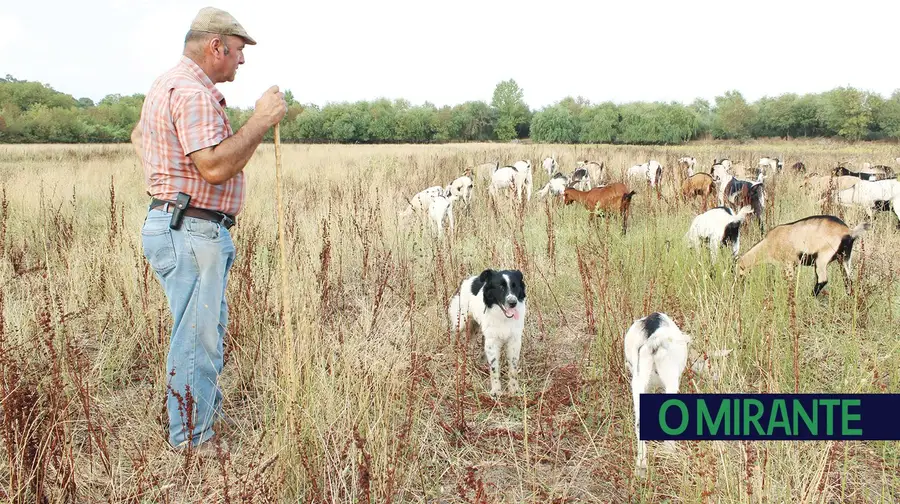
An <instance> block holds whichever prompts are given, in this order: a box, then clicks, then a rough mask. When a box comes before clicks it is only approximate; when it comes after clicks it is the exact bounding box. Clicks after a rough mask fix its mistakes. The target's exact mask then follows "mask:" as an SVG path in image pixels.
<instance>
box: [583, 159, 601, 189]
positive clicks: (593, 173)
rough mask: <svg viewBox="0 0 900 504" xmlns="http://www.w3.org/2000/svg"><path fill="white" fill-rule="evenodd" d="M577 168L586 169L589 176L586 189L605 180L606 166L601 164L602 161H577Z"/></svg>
mask: <svg viewBox="0 0 900 504" xmlns="http://www.w3.org/2000/svg"><path fill="white" fill-rule="evenodd" d="M578 168H579V169H583V170H586V171H587V174H588V176H589V177H590V178H589V184H588V189H590V188H592V187H597V186H599V185H601V184H603V182H604V181H605V180H606V166H605V165H604V164H603V161H600V162H599V163H597V162H596V161H584V162H579V164H578Z"/></svg>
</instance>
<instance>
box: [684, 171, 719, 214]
mask: <svg viewBox="0 0 900 504" xmlns="http://www.w3.org/2000/svg"><path fill="white" fill-rule="evenodd" d="M715 190H716V183H715V180H714V179H713V177H712V175H710V174H708V173H703V172H701V173H695V174H693V175H691V176H690V177H688V178H687V179H685V180H684V182H682V183H681V195H682V196H683V197H684V199H685V200H687V199H689V198H693V197H694V196H701V197H702V201H703V210H706V208H707V204H708V201H709V196H710V195H711V194H715Z"/></svg>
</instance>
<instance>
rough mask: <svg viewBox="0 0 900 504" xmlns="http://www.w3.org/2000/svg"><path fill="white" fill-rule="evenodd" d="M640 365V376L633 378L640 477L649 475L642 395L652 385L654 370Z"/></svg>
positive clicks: (635, 430)
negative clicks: (643, 429)
mask: <svg viewBox="0 0 900 504" xmlns="http://www.w3.org/2000/svg"><path fill="white" fill-rule="evenodd" d="M643 364H644V362H639V363H638V366H637V368H638V370H639V372H638V374H635V375H633V376H632V378H631V395H632V398H633V399H634V435H635V438H636V439H637V457H636V459H635V464H634V465H635V472H636V473H637V475H638V476H640V477H644V476H646V475H647V442H646V441H642V440H641V402H640V401H641V393H642V392H646V390H647V385H648V384H649V383H650V373H651V372H652V370H653V369H652V368H651V367H650V366H649V365H643ZM648 364H649V362H648Z"/></svg>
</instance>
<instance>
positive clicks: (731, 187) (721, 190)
mask: <svg viewBox="0 0 900 504" xmlns="http://www.w3.org/2000/svg"><path fill="white" fill-rule="evenodd" d="M712 176H713V181H714V182H715V183H716V187H717V189H718V200H719V206H725V202H726V201H728V202H729V203H731V204H732V205H733V206H734V207H736V208H740V207H743V206H745V205H750V206H751V207H752V208H753V214H754V216H755V217H756V220H757V222H758V223H759V230H760V232H764V231H765V226H764V224H763V217H764V215H765V214H764V212H765V206H766V189H765V185H764V183H763V179H764V176H763V175H762V174H760V175H759V178H757V180H756V181H755V182H754V181H752V180H742V179H739V178H737V177H735V176H734V175H732V174H731V173H730V172H729V171H728V169H727V168H726V167H725V166H724V165H721V164H717V165H714V166H713V169H712Z"/></svg>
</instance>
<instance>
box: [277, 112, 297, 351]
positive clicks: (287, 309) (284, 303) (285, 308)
mask: <svg viewBox="0 0 900 504" xmlns="http://www.w3.org/2000/svg"><path fill="white" fill-rule="evenodd" d="M280 126H281V123H280V122H278V123H275V197H276V199H277V200H278V246H279V248H281V274H280V276H281V308H282V313H281V319H282V323H283V324H284V332H285V337H286V338H287V341H286V343H287V344H288V345H291V344H292V343H293V341H294V330H293V327H292V324H291V303H290V302H289V299H288V282H287V252H286V249H285V246H284V208H283V206H282V204H281V131H280V130H281V128H280Z"/></svg>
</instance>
